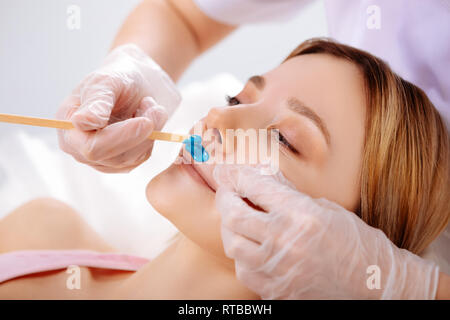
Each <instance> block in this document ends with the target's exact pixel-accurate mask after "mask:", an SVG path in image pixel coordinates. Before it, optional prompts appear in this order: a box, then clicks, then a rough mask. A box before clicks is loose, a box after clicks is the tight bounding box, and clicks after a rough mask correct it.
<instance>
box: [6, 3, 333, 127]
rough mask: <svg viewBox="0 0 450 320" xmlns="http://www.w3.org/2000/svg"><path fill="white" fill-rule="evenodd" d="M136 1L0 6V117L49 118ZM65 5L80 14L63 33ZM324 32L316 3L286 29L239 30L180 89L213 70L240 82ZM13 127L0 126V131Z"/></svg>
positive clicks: (92, 64)
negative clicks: (75, 26)
mask: <svg viewBox="0 0 450 320" xmlns="http://www.w3.org/2000/svg"><path fill="white" fill-rule="evenodd" d="M139 2H140V0H71V1H68V0H0V71H1V72H0V112H2V113H16V114H25V115H34V116H38V117H53V116H54V114H55V112H56V109H57V107H58V105H59V103H60V102H61V101H62V100H63V98H64V97H65V96H66V95H67V94H69V93H70V91H71V90H72V89H73V87H74V86H75V85H76V84H77V83H78V81H80V80H81V79H82V78H83V77H84V76H85V75H86V74H87V73H89V72H90V71H92V70H94V69H95V68H96V67H97V66H98V65H99V63H100V62H101V60H102V58H103V57H104V55H105V54H106V53H107V51H108V49H109V47H110V45H111V43H112V40H113V38H114V35H115V33H116V31H117V30H118V28H119V27H120V26H121V24H122V22H123V21H124V19H125V18H126V16H127V15H128V13H129V12H130V11H131V9H132V8H133V7H134V6H136V5H137V4H138V3H139ZM70 5H77V6H79V7H80V9H81V28H80V29H79V30H69V28H68V27H67V24H66V21H67V18H68V13H67V8H68V7H69V6H70ZM326 32H327V25H326V17H325V10H324V5H323V2H322V1H315V2H314V3H313V4H312V5H310V6H309V7H307V8H306V9H305V10H303V12H301V13H300V14H299V15H298V16H297V17H295V18H294V19H292V20H290V21H287V22H285V23H281V24H279V23H277V24H262V25H258V26H245V27H242V28H241V29H240V30H238V31H237V32H235V33H234V34H232V35H231V36H230V37H229V38H227V39H226V40H225V41H223V42H222V43H220V44H219V45H218V46H217V47H215V48H214V49H212V50H210V51H209V52H207V53H206V54H205V55H203V56H202V57H200V58H199V59H197V61H195V62H194V64H193V65H192V66H191V67H190V68H189V69H188V71H187V72H186V73H185V75H184V76H183V77H182V79H180V81H179V84H180V86H183V85H185V84H187V83H190V82H192V81H202V80H205V79H208V78H210V77H211V76H213V75H215V74H217V73H220V72H230V73H232V74H233V75H235V76H236V77H237V78H238V79H240V80H241V81H244V80H246V78H248V77H249V76H251V75H253V74H255V73H262V72H265V71H268V70H269V69H270V68H273V67H274V66H276V65H277V64H278V63H279V62H281V60H282V59H283V58H284V57H285V56H286V55H287V54H288V53H289V52H290V51H291V50H292V49H293V48H295V47H296V46H297V45H298V44H299V43H300V42H301V41H303V40H305V39H307V38H311V37H314V36H324V35H326ZM14 127H15V126H11V125H8V126H5V125H0V133H2V132H5V131H4V130H8V131H10V130H12V129H13V128H14ZM27 130H28V131H31V132H36V130H44V129H35V128H27Z"/></svg>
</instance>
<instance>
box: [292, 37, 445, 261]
mask: <svg viewBox="0 0 450 320" xmlns="http://www.w3.org/2000/svg"><path fill="white" fill-rule="evenodd" d="M314 53H324V54H330V55H332V56H335V57H338V58H342V59H345V60H348V61H351V62H352V63H354V64H355V65H356V66H357V67H358V68H359V70H360V71H361V73H362V75H363V78H364V82H365V91H366V92H365V93H366V106H367V112H366V114H367V118H366V130H365V143H364V151H363V156H362V157H363V161H362V168H361V177H360V179H361V198H360V206H359V209H358V210H357V212H356V214H357V215H358V216H360V217H361V218H362V219H363V220H364V221H365V222H366V223H368V224H369V225H371V226H373V227H375V228H379V229H381V230H383V231H384V232H385V234H386V235H387V236H388V237H389V239H391V241H392V242H393V243H395V244H396V245H397V246H398V247H400V248H404V249H407V250H409V251H411V252H414V253H421V252H422V251H423V250H424V249H425V248H426V247H427V246H428V245H429V244H430V243H431V241H433V240H434V239H435V238H436V237H437V236H438V234H439V233H440V232H441V231H442V230H443V229H444V228H445V226H446V225H447V223H448V221H449V219H450V205H449V203H450V187H449V182H450V151H449V148H450V143H449V136H448V132H447V129H446V127H445V124H444V122H443V120H442V119H441V117H440V115H439V113H438V112H437V110H436V109H435V108H434V106H433V104H432V103H431V102H430V100H429V99H428V98H427V96H426V95H425V93H424V92H423V91H422V90H421V89H420V88H418V87H416V86H415V85H413V84H411V83H409V82H408V81H405V80H403V79H402V78H401V77H399V76H398V75H396V74H395V73H394V72H392V70H391V69H390V67H389V66H388V65H387V64H386V63H385V62H383V61H382V60H381V59H379V58H376V57H374V56H373V55H371V54H369V53H367V52H365V51H362V50H358V49H356V48H353V47H350V46H346V45H343V44H339V43H336V42H334V41H332V40H329V39H311V40H308V41H305V42H303V43H302V44H301V45H300V46H298V47H297V48H296V49H295V50H294V51H293V52H292V53H291V54H290V55H289V56H288V57H287V58H286V60H288V59H291V58H293V57H296V56H299V55H304V54H314Z"/></svg>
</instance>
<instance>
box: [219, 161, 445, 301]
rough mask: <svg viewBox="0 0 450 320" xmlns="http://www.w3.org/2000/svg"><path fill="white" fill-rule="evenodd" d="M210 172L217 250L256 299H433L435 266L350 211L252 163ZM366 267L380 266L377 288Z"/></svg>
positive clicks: (437, 271)
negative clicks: (214, 185)
mask: <svg viewBox="0 0 450 320" xmlns="http://www.w3.org/2000/svg"><path fill="white" fill-rule="evenodd" d="M214 177H215V179H216V181H217V182H218V183H219V185H220V186H219V188H218V190H217V194H216V206H217V209H218V210H219V211H220V213H221V216H222V238H223V244H224V248H225V253H226V255H227V256H228V257H229V258H232V259H235V269H236V274H237V277H238V279H239V280H240V281H241V282H243V283H244V284H245V285H246V286H247V287H248V288H249V289H251V290H252V291H254V292H255V293H257V294H259V295H260V296H261V297H262V298H263V299H433V298H435V295H436V290H437V284H438V276H439V268H438V267H437V265H435V264H434V263H432V262H429V261H425V260H423V259H421V258H420V257H418V256H416V255H414V254H412V253H410V252H409V251H407V250H403V249H399V248H397V247H396V246H395V245H394V244H393V243H392V242H391V241H390V240H389V239H388V238H387V237H386V235H385V234H384V233H383V232H382V231H381V230H378V229H375V228H372V227H370V226H369V225H367V224H366V223H364V222H363V221H362V220H361V219H360V218H359V217H357V216H356V215H355V214H354V213H352V212H349V211H347V210H345V209H344V208H342V207H340V206H338V205H337V204H334V203H332V202H330V201H327V200H325V199H318V200H314V199H312V198H310V197H308V196H306V195H304V194H302V193H300V192H298V191H297V190H295V189H293V188H292V187H291V186H288V185H287V184H290V183H289V182H288V181H287V180H286V179H285V178H284V177H283V176H282V175H281V174H277V175H276V176H269V175H260V174H259V170H258V169H256V168H254V167H248V166H247V167H244V166H236V165H222V166H216V168H215V171H214ZM243 198H247V199H249V200H250V201H251V202H252V203H253V204H255V205H257V206H258V207H260V208H263V209H264V211H266V212H262V211H259V210H256V209H254V208H252V207H250V206H249V205H248V204H247V202H245V201H244V200H243ZM371 265H377V266H378V267H379V269H380V271H381V272H380V276H381V277H380V280H381V281H380V284H381V288H380V289H372V290H369V289H368V286H367V282H368V279H369V277H371V276H372V275H373V271H372V270H370V269H369V271H370V273H369V274H368V273H367V268H368V267H369V266H371ZM372 280H373V279H372ZM369 282H371V281H369ZM371 283H372V284H376V282H371Z"/></svg>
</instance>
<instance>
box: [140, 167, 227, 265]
mask: <svg viewBox="0 0 450 320" xmlns="http://www.w3.org/2000/svg"><path fill="white" fill-rule="evenodd" d="M191 170H192V168H190V165H185V164H172V165H171V166H170V167H169V168H167V169H166V170H164V171H163V172H161V173H160V174H159V175H157V176H156V177H154V178H153V179H152V180H151V181H150V182H149V184H148V185H147V189H146V195H147V199H148V201H149V202H150V204H151V205H152V207H153V208H154V209H155V210H156V211H158V212H159V213H160V214H161V215H163V216H164V217H165V218H167V219H168V220H169V221H170V222H171V223H173V224H174V225H175V226H176V227H177V228H178V230H179V231H180V232H181V233H183V235H184V236H186V237H188V238H189V239H190V240H191V241H193V242H194V243H196V244H197V245H199V246H200V247H202V248H203V249H205V250H207V251H208V252H209V253H211V254H213V255H215V256H217V257H220V258H226V257H225V254H224V251H223V246H222V239H221V235H220V213H219V212H218V211H217V210H216V207H215V192H214V190H212V189H211V188H210V187H209V186H208V185H207V184H206V183H205V182H204V181H202V179H201V177H199V176H196V172H195V171H194V172H193V171H191Z"/></svg>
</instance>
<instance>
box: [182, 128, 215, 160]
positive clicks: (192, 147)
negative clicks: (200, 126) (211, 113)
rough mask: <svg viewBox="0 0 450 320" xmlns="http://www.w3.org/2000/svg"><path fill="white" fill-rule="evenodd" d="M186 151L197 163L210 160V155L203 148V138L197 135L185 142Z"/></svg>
mask: <svg viewBox="0 0 450 320" xmlns="http://www.w3.org/2000/svg"><path fill="white" fill-rule="evenodd" d="M183 143H184V144H185V145H186V151H187V152H189V153H190V154H191V156H192V158H194V160H195V161H197V162H205V161H208V159H209V153H208V152H207V151H206V150H205V148H204V147H203V146H202V138H201V137H200V136H198V135H196V134H194V135H192V136H190V137H189V138H188V139H186V140H184V141H183Z"/></svg>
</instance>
